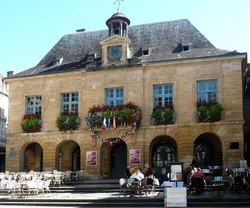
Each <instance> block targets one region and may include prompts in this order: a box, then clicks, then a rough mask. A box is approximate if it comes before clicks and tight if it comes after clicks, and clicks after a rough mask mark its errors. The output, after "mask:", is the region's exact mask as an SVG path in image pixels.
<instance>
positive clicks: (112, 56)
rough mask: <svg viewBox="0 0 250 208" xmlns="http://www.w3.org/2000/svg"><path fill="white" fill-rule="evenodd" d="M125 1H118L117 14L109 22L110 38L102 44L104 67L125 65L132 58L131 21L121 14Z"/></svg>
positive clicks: (107, 22) (107, 23)
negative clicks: (121, 6)
mask: <svg viewBox="0 0 250 208" xmlns="http://www.w3.org/2000/svg"><path fill="white" fill-rule="evenodd" d="M121 1H123V0H116V2H115V4H116V3H117V4H118V8H117V12H116V13H115V14H113V15H112V16H111V17H110V18H109V19H108V20H107V21H106V25H107V26H108V28H109V31H108V32H109V36H108V37H107V38H106V39H105V40H103V41H101V42H100V44H101V46H102V59H103V65H113V66H117V65H123V64H127V63H128V58H130V56H131V52H130V49H129V45H130V39H129V38H128V26H129V25H130V20H129V19H128V18H127V17H126V16H125V15H124V14H122V13H120V8H119V7H120V4H121Z"/></svg>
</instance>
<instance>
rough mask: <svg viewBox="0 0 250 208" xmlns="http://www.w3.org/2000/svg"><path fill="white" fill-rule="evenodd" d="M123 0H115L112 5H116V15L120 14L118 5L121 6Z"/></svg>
mask: <svg viewBox="0 0 250 208" xmlns="http://www.w3.org/2000/svg"><path fill="white" fill-rule="evenodd" d="M122 1H123V0H115V2H114V4H118V6H117V13H119V12H120V5H121V2H122Z"/></svg>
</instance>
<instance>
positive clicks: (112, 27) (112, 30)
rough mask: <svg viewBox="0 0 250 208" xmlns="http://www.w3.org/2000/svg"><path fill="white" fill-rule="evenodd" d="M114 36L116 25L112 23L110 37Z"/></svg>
mask: <svg viewBox="0 0 250 208" xmlns="http://www.w3.org/2000/svg"><path fill="white" fill-rule="evenodd" d="M111 35H114V23H111V25H110V36H111Z"/></svg>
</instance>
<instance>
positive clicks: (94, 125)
mask: <svg viewBox="0 0 250 208" xmlns="http://www.w3.org/2000/svg"><path fill="white" fill-rule="evenodd" d="M100 21H102V20H100ZM106 25H107V29H106V30H98V31H90V32H88V31H85V30H78V31H76V32H75V33H72V34H67V35H64V36H63V37H62V38H61V39H60V40H59V41H58V43H56V45H55V46H54V47H53V48H52V49H51V50H50V51H49V52H48V53H47V54H46V55H45V56H44V57H43V59H42V60H41V61H40V62H39V63H38V64H37V65H36V66H35V67H33V68H30V69H27V70H25V71H23V72H21V73H18V74H15V75H12V76H9V77H8V78H7V79H6V81H7V83H8V84H9V120H8V136H7V144H6V170H9V171H29V170H34V171H42V170H62V171H65V170H72V171H77V170H83V171H84V172H86V173H90V174H94V175H98V176H105V177H106V176H107V177H116V176H119V175H122V174H123V172H124V169H125V167H126V166H127V164H129V163H130V164H131V165H134V166H138V167H140V168H142V167H144V164H145V163H149V164H150V165H151V166H152V167H153V169H154V170H155V171H157V170H158V169H159V168H161V167H166V166H167V165H168V163H169V162H177V161H181V162H184V166H185V167H187V166H189V165H190V163H191V162H192V159H193V158H196V160H197V164H199V166H200V167H205V166H224V167H238V166H239V160H240V157H241V155H242V154H243V153H244V140H243V124H244V120H243V101H242V96H243V74H244V71H245V70H246V66H247V54H246V53H239V52H236V51H228V50H222V49H218V48H216V47H215V46H214V45H213V44H212V43H211V42H210V41H209V40H208V39H207V38H206V37H205V36H204V35H203V34H202V33H201V32H200V31H199V30H198V29H196V28H195V26H194V25H192V23H190V22H189V21H188V20H186V19H180V20H174V21H165V22H157V23H150V24H142V25H135V26H133V25H131V24H130V20H129V18H128V17H126V16H125V15H124V14H122V13H120V12H117V13H115V14H114V15H112V16H111V17H110V18H109V19H108V20H107V21H106Z"/></svg>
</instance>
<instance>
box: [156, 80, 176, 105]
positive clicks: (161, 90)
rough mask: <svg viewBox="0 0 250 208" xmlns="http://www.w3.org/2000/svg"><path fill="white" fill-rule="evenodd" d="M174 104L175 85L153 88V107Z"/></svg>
mask: <svg viewBox="0 0 250 208" xmlns="http://www.w3.org/2000/svg"><path fill="white" fill-rule="evenodd" d="M172 104H173V84H164V85H154V86H153V106H154V107H155V106H158V105H160V106H167V105H172Z"/></svg>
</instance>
